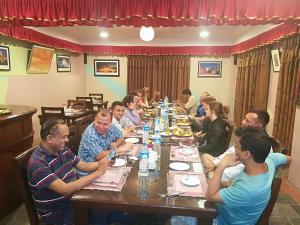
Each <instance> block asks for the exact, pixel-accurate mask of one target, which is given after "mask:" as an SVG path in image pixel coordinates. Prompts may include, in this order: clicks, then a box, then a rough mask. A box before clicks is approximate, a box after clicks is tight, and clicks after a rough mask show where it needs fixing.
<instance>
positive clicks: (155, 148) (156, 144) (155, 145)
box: [153, 136, 161, 159]
mask: <svg viewBox="0 0 300 225" xmlns="http://www.w3.org/2000/svg"><path fill="white" fill-rule="evenodd" d="M153 141H154V143H153V151H155V152H156V154H157V158H158V159H159V158H160V156H161V145H160V144H161V137H160V136H157V137H155V138H154V140H153Z"/></svg>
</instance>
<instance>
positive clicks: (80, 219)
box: [74, 208, 90, 225]
mask: <svg viewBox="0 0 300 225" xmlns="http://www.w3.org/2000/svg"><path fill="white" fill-rule="evenodd" d="M89 214H90V213H89V209H88V208H74V224H75V225H89V224H90V215H89Z"/></svg>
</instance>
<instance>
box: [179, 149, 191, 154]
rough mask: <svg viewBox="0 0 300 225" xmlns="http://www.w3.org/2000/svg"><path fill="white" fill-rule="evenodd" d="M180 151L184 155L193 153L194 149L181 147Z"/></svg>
mask: <svg viewBox="0 0 300 225" xmlns="http://www.w3.org/2000/svg"><path fill="white" fill-rule="evenodd" d="M178 152H179V153H181V154H183V155H192V154H193V153H194V151H193V149H191V148H180V149H179V150H178Z"/></svg>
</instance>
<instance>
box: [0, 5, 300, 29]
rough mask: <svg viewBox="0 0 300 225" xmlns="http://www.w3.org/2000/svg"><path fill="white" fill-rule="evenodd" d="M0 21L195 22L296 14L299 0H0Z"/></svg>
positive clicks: (269, 19)
mask: <svg viewBox="0 0 300 225" xmlns="http://www.w3.org/2000/svg"><path fill="white" fill-rule="evenodd" d="M0 9H1V10H0V23H2V24H11V25H16V26H58V25H65V26H66V25H67V26H70V25H74V24H79V25H101V26H107V27H109V26H112V25H117V26H121V25H125V26H136V27H139V26H141V25H146V26H149V25H151V26H155V27H157V26H183V25H187V26H198V25H201V24H224V23H227V24H266V23H281V22H285V21H291V20H293V19H294V20H296V19H297V18H300V1H299V0H288V1H283V0H263V1H262V0H214V1H213V0H72V1H71V0H59V1H58V0H0Z"/></svg>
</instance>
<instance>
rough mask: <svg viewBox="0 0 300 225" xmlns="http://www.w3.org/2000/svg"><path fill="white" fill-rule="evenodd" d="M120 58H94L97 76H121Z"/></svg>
mask: <svg viewBox="0 0 300 225" xmlns="http://www.w3.org/2000/svg"><path fill="white" fill-rule="evenodd" d="M119 68H120V66H119V60H102V59H95V60H94V71H95V76H100V77H119V76H120V69H119Z"/></svg>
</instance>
